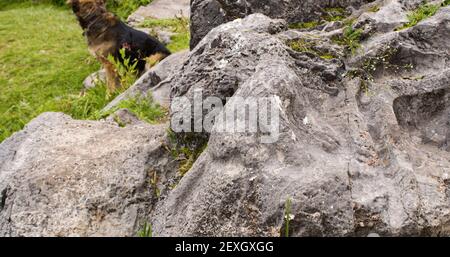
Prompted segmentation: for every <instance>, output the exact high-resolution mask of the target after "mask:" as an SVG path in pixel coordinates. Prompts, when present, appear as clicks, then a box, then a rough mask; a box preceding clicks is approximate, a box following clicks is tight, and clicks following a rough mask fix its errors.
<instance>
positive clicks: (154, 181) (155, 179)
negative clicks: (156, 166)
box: [150, 171, 161, 198]
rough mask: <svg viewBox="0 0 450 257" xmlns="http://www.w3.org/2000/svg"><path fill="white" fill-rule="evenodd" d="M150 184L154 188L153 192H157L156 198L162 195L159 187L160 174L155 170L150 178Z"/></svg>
mask: <svg viewBox="0 0 450 257" xmlns="http://www.w3.org/2000/svg"><path fill="white" fill-rule="evenodd" d="M150 185H151V187H152V188H153V192H154V193H155V196H156V198H159V197H160V196H161V190H159V188H158V174H157V173H156V171H154V172H153V173H152V175H151V178H150Z"/></svg>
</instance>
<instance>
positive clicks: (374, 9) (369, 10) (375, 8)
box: [367, 5, 380, 13]
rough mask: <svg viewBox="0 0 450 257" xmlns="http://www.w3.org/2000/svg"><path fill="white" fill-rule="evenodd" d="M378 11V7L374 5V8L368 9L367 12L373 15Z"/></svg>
mask: <svg viewBox="0 0 450 257" xmlns="http://www.w3.org/2000/svg"><path fill="white" fill-rule="evenodd" d="M379 10H380V6H378V5H374V6H372V7H370V8H369V9H368V10H367V11H368V12H374V13H375V12H378V11H379Z"/></svg>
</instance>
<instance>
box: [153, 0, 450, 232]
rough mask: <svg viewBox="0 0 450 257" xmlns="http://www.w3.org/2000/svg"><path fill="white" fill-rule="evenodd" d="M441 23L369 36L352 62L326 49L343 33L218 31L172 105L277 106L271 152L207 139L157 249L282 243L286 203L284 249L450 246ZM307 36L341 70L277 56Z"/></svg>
mask: <svg viewBox="0 0 450 257" xmlns="http://www.w3.org/2000/svg"><path fill="white" fill-rule="evenodd" d="M195 2H196V1H194V5H195ZM241 2H242V1H241ZM288 2H289V1H288ZM327 2H328V1H327ZM194 15H195V14H194ZM449 18H450V8H448V7H447V8H442V9H441V10H440V11H439V12H438V13H437V14H436V15H435V16H433V17H431V18H429V19H427V20H424V21H422V22H421V23H419V24H418V25H417V26H415V27H413V28H410V29H406V30H402V31H399V32H394V31H393V32H389V33H388V34H383V33H381V34H376V33H375V34H373V38H368V39H366V40H365V41H364V42H362V44H363V46H362V49H363V50H362V51H359V52H358V54H357V55H356V56H350V55H344V56H341V55H340V54H341V53H342V52H343V49H342V48H343V47H342V46H336V45H332V42H331V41H330V40H329V39H330V38H331V37H332V36H333V35H336V33H341V32H342V30H340V31H335V32H333V31H331V32H323V31H312V32H299V31H283V30H286V29H285V28H286V26H285V24H284V23H283V22H282V21H279V20H271V19H269V18H268V17H266V16H263V15H260V14H255V15H251V16H248V17H247V18H245V19H243V20H242V19H238V20H235V21H233V22H230V23H227V24H224V25H221V26H219V27H217V28H215V29H213V30H212V31H211V32H210V33H209V34H208V35H207V36H206V37H205V38H204V39H203V40H202V41H201V42H200V43H199V44H198V45H197V46H196V47H195V49H194V50H193V51H192V52H191V56H190V59H189V61H188V62H187V63H186V64H185V65H184V66H183V68H182V70H181V71H180V72H179V74H177V75H175V76H174V77H172V78H171V79H170V81H169V82H168V83H171V85H172V93H171V95H172V97H177V96H189V97H191V96H192V95H193V92H194V90H196V89H203V91H204V94H206V96H208V95H211V96H218V97H221V98H222V99H226V97H231V98H230V99H227V100H228V101H227V104H226V106H225V109H227V108H232V104H233V103H234V102H236V101H238V99H239V98H237V97H238V96H241V97H273V98H275V99H278V103H279V108H280V115H281V117H280V125H279V129H280V135H279V139H278V141H276V142H275V143H273V144H263V143H261V142H260V135H259V134H258V133H256V134H255V133H220V132H215V131H213V132H211V134H210V138H209V142H208V147H207V149H206V150H205V152H204V153H203V154H202V155H201V156H200V158H199V159H198V160H197V161H196V163H195V164H194V166H193V167H192V169H191V170H190V171H189V172H188V173H187V175H186V176H185V177H184V178H183V179H182V180H181V181H180V184H179V185H178V186H177V187H176V188H175V189H174V190H173V191H172V192H171V193H170V194H169V196H168V198H167V199H165V200H164V201H161V202H159V203H158V205H157V207H156V208H155V209H156V213H155V215H154V216H153V218H152V223H153V224H154V233H155V235H157V236H180V235H182V236H199V235H202V236H212V235H214V236H279V235H280V231H282V229H284V226H285V224H284V220H285V219H284V216H285V215H284V209H285V203H286V201H287V199H291V202H292V209H291V215H290V216H291V218H292V220H291V223H290V234H291V235H292V236H353V235H357V236H367V235H371V234H375V233H376V234H378V235H382V236H387V235H450V225H449V224H450V194H449V193H448V192H449V187H450V151H449V140H450V138H449V137H450V129H449V123H450V87H449V85H450V83H449V78H450V68H449V65H448V64H449V61H450V58H449V50H450V49H449V48H450V46H449V45H448V42H449V40H450V38H449V37H450V27H449V26H448V24H449ZM372 25H373V24H372ZM375 25H376V20H375ZM361 26H362V25H361ZM368 26H370V24H369V25H368ZM375 27H377V26H375ZM380 28H384V26H380ZM311 35H313V36H315V37H314V40H318V41H319V43H320V44H319V45H320V47H326V45H327V44H328V45H329V49H331V51H332V52H333V54H335V55H336V56H338V57H340V58H334V59H331V60H328V59H322V58H320V57H319V56H317V55H315V54H311V52H303V53H302V52H294V51H292V49H290V48H289V47H288V46H286V44H285V41H287V40H292V39H298V38H307V37H308V36H311ZM340 48H341V49H340ZM380 60H381V61H380ZM369 64H370V65H369ZM372 66H373V67H372ZM369 68H370V69H369ZM205 74H207V75H205ZM352 74H353V76H352ZM355 74H356V75H355ZM242 118H243V117H241V116H239V117H238V118H236V117H235V119H236V120H239V119H242ZM220 124H221V122H220V121H218V123H217V124H216V126H218V125H220Z"/></svg>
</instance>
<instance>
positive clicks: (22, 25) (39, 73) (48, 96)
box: [0, 5, 99, 142]
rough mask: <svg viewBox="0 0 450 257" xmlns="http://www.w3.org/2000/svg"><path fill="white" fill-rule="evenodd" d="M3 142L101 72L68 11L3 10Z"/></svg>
mask: <svg viewBox="0 0 450 257" xmlns="http://www.w3.org/2000/svg"><path fill="white" fill-rule="evenodd" d="M0 20H1V21H2V22H0V142H1V141H3V140H4V139H5V138H6V137H8V136H9V135H11V133H13V132H15V131H18V130H20V129H22V128H23V126H24V125H25V124H26V123H28V122H29V121H30V120H31V119H32V118H34V117H36V116H37V115H39V114H40V113H42V112H45V111H60V110H61V107H60V106H58V105H57V104H56V103H57V102H59V101H60V99H62V98H64V97H66V96H69V95H78V94H79V93H80V90H81V88H82V82H83V80H84V78H86V76H87V75H89V74H90V73H92V72H94V71H96V70H98V69H99V65H98V64H97V62H96V61H95V60H94V58H92V57H91V56H90V55H89V53H88V50H87V47H86V42H85V41H84V39H83V37H82V35H81V33H82V31H81V29H80V28H79V26H78V23H77V22H76V20H75V17H74V16H73V15H72V13H71V12H70V11H69V10H67V9H62V8H57V7H53V6H49V5H35V6H26V5H21V6H20V7H17V6H16V7H15V8H13V7H11V8H9V7H7V8H6V7H5V8H4V9H3V10H2V11H0Z"/></svg>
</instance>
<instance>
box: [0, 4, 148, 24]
mask: <svg viewBox="0 0 450 257" xmlns="http://www.w3.org/2000/svg"><path fill="white" fill-rule="evenodd" d="M66 2H67V0H1V1H0V10H1V9H5V8H7V9H10V8H14V7H17V6H30V5H42V4H51V5H54V6H57V7H65V8H67V5H66ZM151 2H152V0H106V4H107V8H108V10H109V11H111V12H113V13H115V14H116V15H117V16H119V17H120V18H121V19H122V20H126V18H127V17H128V16H129V15H130V14H131V13H132V12H134V11H135V10H136V9H137V8H139V6H141V5H147V4H149V3H151Z"/></svg>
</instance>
